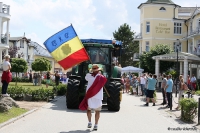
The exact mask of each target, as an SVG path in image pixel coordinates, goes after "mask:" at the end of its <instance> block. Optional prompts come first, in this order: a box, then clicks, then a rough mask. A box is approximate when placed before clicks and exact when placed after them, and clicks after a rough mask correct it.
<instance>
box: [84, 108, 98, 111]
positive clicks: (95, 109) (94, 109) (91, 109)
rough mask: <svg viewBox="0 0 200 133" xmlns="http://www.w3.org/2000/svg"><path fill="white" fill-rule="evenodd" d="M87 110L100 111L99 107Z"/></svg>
mask: <svg viewBox="0 0 200 133" xmlns="http://www.w3.org/2000/svg"><path fill="white" fill-rule="evenodd" d="M87 110H94V111H101V107H98V108H96V109H91V108H90V107H88V109H87Z"/></svg>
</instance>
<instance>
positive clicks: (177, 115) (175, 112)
mask: <svg viewBox="0 0 200 133" xmlns="http://www.w3.org/2000/svg"><path fill="white" fill-rule="evenodd" d="M156 95H157V100H156V108H157V109H158V110H160V111H165V112H167V113H169V114H170V115H171V116H172V117H174V118H175V120H178V119H179V120H180V116H181V110H176V109H175V108H176V107H177V103H178V94H177V97H175V93H173V94H172V95H173V96H172V97H173V98H172V105H173V107H172V110H170V108H165V106H166V105H164V106H163V105H160V104H161V103H162V100H163V97H162V93H161V92H156ZM184 97H185V98H187V97H186V94H185V95H184ZM193 98H194V99H195V100H197V101H198V99H199V98H200V96H197V95H193ZM182 123H184V122H183V121H182ZM197 124H198V117H196V118H195V119H194V123H191V124H189V125H190V126H195V127H197V128H198V129H200V125H197Z"/></svg>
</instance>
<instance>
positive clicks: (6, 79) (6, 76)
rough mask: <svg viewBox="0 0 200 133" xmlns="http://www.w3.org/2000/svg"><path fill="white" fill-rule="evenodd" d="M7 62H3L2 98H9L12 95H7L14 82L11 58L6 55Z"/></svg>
mask: <svg viewBox="0 0 200 133" xmlns="http://www.w3.org/2000/svg"><path fill="white" fill-rule="evenodd" d="M4 58H5V60H4V62H3V74H2V77H1V82H2V96H4V97H9V96H10V95H8V94H7V89H8V84H9V83H10V81H11V80H12V74H11V72H10V70H11V64H10V62H9V61H10V56H9V55H5V57H4Z"/></svg>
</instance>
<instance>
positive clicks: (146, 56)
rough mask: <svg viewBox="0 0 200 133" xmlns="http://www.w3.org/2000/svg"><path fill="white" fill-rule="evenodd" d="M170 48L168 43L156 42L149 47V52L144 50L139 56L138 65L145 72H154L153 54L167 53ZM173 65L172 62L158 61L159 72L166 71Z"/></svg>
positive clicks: (169, 51)
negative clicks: (156, 43)
mask: <svg viewBox="0 0 200 133" xmlns="http://www.w3.org/2000/svg"><path fill="white" fill-rule="evenodd" d="M171 52H172V50H171V48H170V46H169V45H164V44H158V45H155V46H154V47H152V48H151V50H150V51H149V52H145V53H143V54H142V55H141V56H140V66H141V68H143V69H144V70H145V71H146V72H149V73H155V60H153V59H152V57H153V56H156V55H163V54H169V53H171ZM173 66H174V63H173V62H167V63H166V61H160V72H161V73H162V72H164V71H167V70H168V69H169V68H172V67H173Z"/></svg>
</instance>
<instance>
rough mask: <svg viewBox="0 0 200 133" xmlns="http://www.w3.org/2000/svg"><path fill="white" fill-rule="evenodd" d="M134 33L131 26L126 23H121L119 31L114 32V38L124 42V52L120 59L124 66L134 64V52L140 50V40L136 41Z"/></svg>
mask: <svg viewBox="0 0 200 133" xmlns="http://www.w3.org/2000/svg"><path fill="white" fill-rule="evenodd" d="M134 34H135V33H134V32H133V31H131V27H130V26H129V25H128V24H126V23H124V24H123V25H121V26H120V27H119V28H118V30H117V31H115V32H113V36H114V38H115V39H116V40H118V41H121V42H122V44H123V45H122V49H123V52H122V55H121V59H120V60H119V62H120V61H121V62H120V63H121V65H122V66H132V65H133V64H134V62H133V54H134V53H138V52H139V44H138V42H134ZM135 63H136V62H135ZM135 66H136V65H135Z"/></svg>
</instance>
